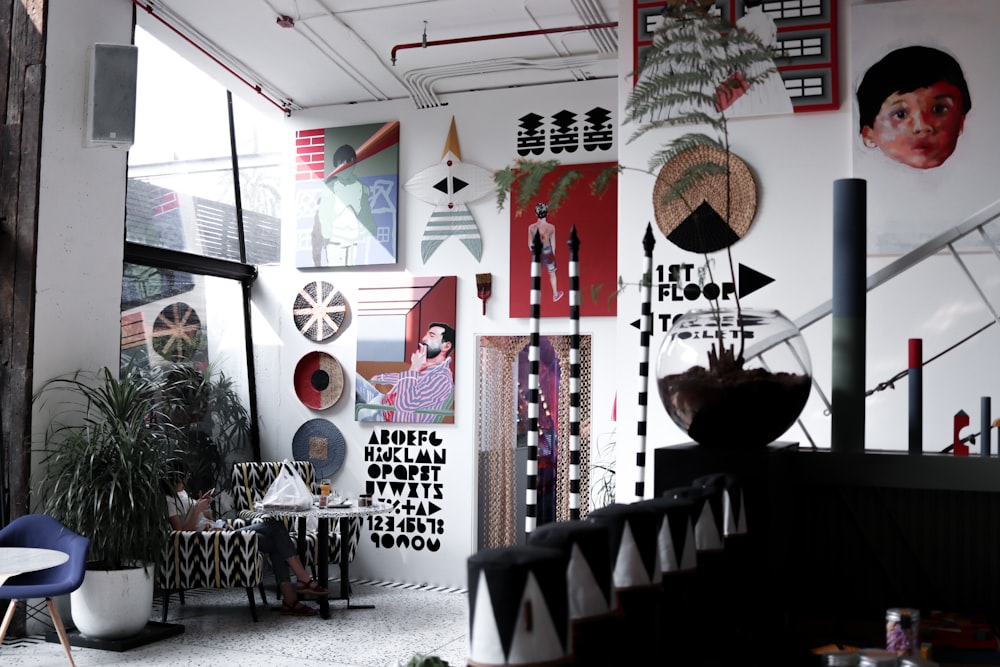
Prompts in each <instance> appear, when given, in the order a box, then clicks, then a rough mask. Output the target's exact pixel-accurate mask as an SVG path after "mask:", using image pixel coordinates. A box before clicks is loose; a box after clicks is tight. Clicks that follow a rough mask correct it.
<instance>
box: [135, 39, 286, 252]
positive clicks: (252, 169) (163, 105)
mask: <svg viewBox="0 0 1000 667" xmlns="http://www.w3.org/2000/svg"><path fill="white" fill-rule="evenodd" d="M135 43H136V46H138V48H139V76H138V84H137V95H136V123H135V125H136V129H135V144H134V145H133V146H132V148H131V150H130V151H129V158H128V189H127V200H126V210H127V213H126V238H127V240H129V241H134V242H136V243H142V244H144V245H152V246H155V247H160V248H169V249H171V250H179V251H183V252H189V253H194V254H198V255H204V256H206V257H215V258H218V259H227V260H231V261H243V260H242V259H241V256H240V247H239V229H238V227H237V221H238V215H237V209H236V207H237V200H236V188H235V185H234V179H233V160H232V146H231V143H230V129H229V128H230V123H229V95H228V93H227V91H226V89H225V88H224V87H223V86H221V85H220V84H219V83H218V82H216V81H215V80H214V79H212V78H211V77H209V76H208V75H207V74H205V73H204V72H202V71H201V70H199V69H198V68H196V67H194V66H193V65H191V64H190V63H188V62H187V61H186V60H184V59H183V58H181V57H180V56H179V55H177V54H176V53H174V52H173V51H171V50H170V49H169V48H167V47H166V46H165V45H163V44H162V43H160V42H159V41H157V40H156V39H155V38H153V37H152V36H151V35H150V34H149V33H147V32H145V31H143V30H142V29H141V28H138V27H137V28H136V34H135ZM233 125H234V127H235V129H236V145H237V150H238V151H239V153H240V154H239V156H238V165H239V167H240V183H241V197H240V199H241V201H240V203H241V204H242V206H243V218H244V220H243V222H244V228H245V236H246V238H245V243H246V246H247V257H246V260H245V261H246V262H248V263H251V264H266V263H273V262H277V261H278V259H279V257H280V234H279V231H280V218H279V215H280V209H281V190H280V188H279V180H278V179H279V155H280V152H279V150H278V148H277V144H278V141H279V140H280V137H281V133H280V132H279V131H277V130H276V129H275V128H273V127H272V125H273V123H271V122H270V121H269V119H268V118H266V117H265V116H263V115H261V114H259V113H257V112H256V111H255V110H254V109H253V107H251V106H249V105H247V104H245V103H242V102H240V101H237V100H234V101H233Z"/></svg>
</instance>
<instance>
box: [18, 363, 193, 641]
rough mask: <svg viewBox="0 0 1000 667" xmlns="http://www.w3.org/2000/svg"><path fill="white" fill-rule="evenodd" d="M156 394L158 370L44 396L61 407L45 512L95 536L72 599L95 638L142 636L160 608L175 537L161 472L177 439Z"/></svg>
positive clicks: (85, 382) (88, 379)
mask: <svg viewBox="0 0 1000 667" xmlns="http://www.w3.org/2000/svg"><path fill="white" fill-rule="evenodd" d="M158 392H159V385H158V382H157V380H156V378H155V377H154V376H152V375H150V374H146V373H140V372H134V371H126V372H123V374H122V376H121V377H119V376H118V375H117V374H115V373H113V372H112V371H111V370H109V369H108V368H104V369H102V370H101V371H99V372H97V373H84V372H79V373H75V374H73V375H70V376H65V377H59V378H55V379H53V380H50V381H49V382H47V383H46V384H45V386H44V387H43V389H42V390H41V392H39V394H38V396H37V397H36V400H41V401H42V402H43V405H45V404H46V403H49V402H50V399H51V403H52V405H53V406H54V407H56V408H57V409H58V411H59V412H58V414H57V416H56V417H55V418H54V419H53V421H52V423H51V424H50V425H49V427H48V428H47V429H46V431H45V438H44V443H43V444H42V451H41V453H42V459H41V461H40V464H39V467H38V468H37V471H36V473H35V474H34V475H33V479H32V486H33V488H34V492H35V494H36V497H37V498H39V499H40V503H39V507H40V511H42V512H44V513H46V514H49V515H51V516H53V517H55V518H57V519H59V520H60V521H61V522H62V523H63V524H65V525H66V526H67V527H68V528H70V529H71V530H73V531H75V532H77V533H79V534H81V535H86V536H87V537H89V538H90V539H91V545H90V553H89V558H88V566H87V574H86V576H85V577H84V582H83V585H82V586H81V587H80V589H78V590H77V591H76V592H74V593H72V594H71V596H70V600H71V607H72V614H73V621H74V623H75V624H76V627H77V629H78V630H79V631H80V632H81V633H82V634H83V635H85V636H88V637H93V638H96V639H103V640H114V639H122V638H126V637H130V636H134V635H136V634H138V633H139V632H141V631H142V629H143V628H144V627H145V626H146V623H147V622H148V620H149V617H150V613H151V611H152V603H153V584H154V574H155V573H154V568H155V563H156V561H157V559H158V557H159V555H160V553H161V550H162V547H163V543H164V540H165V539H166V534H167V533H166V529H167V522H166V521H165V520H164V496H163V493H162V491H161V488H160V485H159V476H160V475H161V474H162V471H163V469H164V464H165V462H166V460H167V457H168V451H169V449H170V444H169V443H170V441H171V439H172V438H173V437H175V435H174V433H173V431H174V427H173V426H172V425H171V424H170V422H169V421H167V420H166V419H163V418H161V417H162V413H161V406H162V403H161V401H160V400H159V399H158ZM56 401H58V403H56Z"/></svg>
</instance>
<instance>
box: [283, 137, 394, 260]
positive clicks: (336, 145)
mask: <svg viewBox="0 0 1000 667" xmlns="http://www.w3.org/2000/svg"><path fill="white" fill-rule="evenodd" d="M295 144H296V145H295V153H296V174H295V202H296V230H297V234H296V244H295V263H296V266H297V267H299V268H326V267H351V266H373V265H382V264H395V263H396V238H397V225H398V217H397V203H398V200H399V122H398V121H392V122H388V123H373V124H369V125H354V126H350V127H338V128H326V129H316V130H300V131H299V132H297V133H296V135H295Z"/></svg>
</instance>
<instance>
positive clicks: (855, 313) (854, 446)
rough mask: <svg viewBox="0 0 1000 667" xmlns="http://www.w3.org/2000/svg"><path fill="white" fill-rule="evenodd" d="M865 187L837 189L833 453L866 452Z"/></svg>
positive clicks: (837, 184) (849, 183) (841, 183)
mask: <svg viewBox="0 0 1000 667" xmlns="http://www.w3.org/2000/svg"><path fill="white" fill-rule="evenodd" d="M865 206H866V183H865V181H864V179H860V178H844V179H840V180H837V181H834V183H833V355H832V361H833V399H832V412H833V414H832V419H831V425H830V426H831V429H830V432H831V449H832V450H833V451H835V452H863V451H864V449H865V317H866V309H865V295H866V289H865V282H866V277H865V244H866V233H867V222H866V213H865Z"/></svg>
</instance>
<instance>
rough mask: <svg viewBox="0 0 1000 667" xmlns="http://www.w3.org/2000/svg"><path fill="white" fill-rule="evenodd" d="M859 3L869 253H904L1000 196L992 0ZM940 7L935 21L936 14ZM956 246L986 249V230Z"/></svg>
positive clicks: (860, 152)
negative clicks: (944, 4) (944, 5)
mask: <svg viewBox="0 0 1000 667" xmlns="http://www.w3.org/2000/svg"><path fill="white" fill-rule="evenodd" d="M940 7H941V6H940V4H939V3H936V2H934V1H933V0H900V1H898V2H891V3H874V4H861V5H854V6H852V8H851V59H850V60H851V63H852V68H853V71H852V73H851V74H852V79H851V87H850V90H851V91H852V98H853V99H852V104H853V108H852V115H851V121H852V122H851V135H850V141H851V155H852V160H853V172H854V173H853V175H854V177H856V178H861V179H864V180H865V181H866V183H867V233H868V254H869V255H899V254H904V253H906V252H909V251H910V250H913V249H914V248H916V247H917V246H919V245H920V244H922V243H924V242H926V241H928V240H929V239H931V238H933V237H935V236H937V235H938V234H941V233H942V232H945V231H947V230H949V229H951V228H953V227H956V226H958V225H960V224H961V223H962V222H963V221H964V220H966V219H967V218H968V217H970V216H971V215H973V214H974V213H976V212H978V211H980V210H982V209H983V208H985V207H986V206H988V205H989V204H991V203H993V201H994V200H995V199H996V194H995V190H996V186H995V184H994V183H993V181H995V177H994V172H995V169H994V167H995V165H996V156H997V155H998V154H1000V129H998V128H997V126H996V123H994V122H991V121H989V120H987V118H986V116H987V115H988V114H989V113H990V112H991V111H992V110H993V109H996V108H997V105H998V104H1000V90H998V89H997V86H996V83H995V79H996V73H995V69H996V63H997V62H998V60H1000V43H998V42H997V39H996V30H995V26H996V24H997V19H998V18H1000V12H998V9H1000V6H998V5H997V3H996V2H994V1H993V0H951V1H950V2H949V3H948V12H947V13H941V12H940ZM928 16H933V17H934V18H933V20H928V19H927V17H928ZM957 246H958V247H959V249H961V250H965V251H969V250H974V249H982V250H984V249H985V248H986V242H985V240H983V239H982V238H981V237H979V236H978V235H975V234H972V235H969V237H967V238H966V239H963V240H962V241H960V242H959V243H958V244H957Z"/></svg>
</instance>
